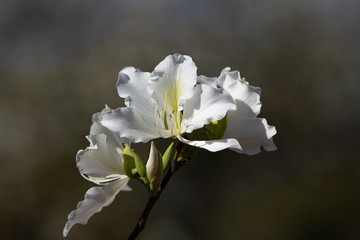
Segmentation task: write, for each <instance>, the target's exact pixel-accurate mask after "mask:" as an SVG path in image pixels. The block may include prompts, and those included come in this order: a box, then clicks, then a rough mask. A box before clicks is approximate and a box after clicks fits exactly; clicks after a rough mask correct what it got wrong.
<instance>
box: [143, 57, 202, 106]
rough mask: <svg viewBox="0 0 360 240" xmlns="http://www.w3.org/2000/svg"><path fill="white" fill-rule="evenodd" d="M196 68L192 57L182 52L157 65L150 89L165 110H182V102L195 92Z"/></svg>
mask: <svg viewBox="0 0 360 240" xmlns="http://www.w3.org/2000/svg"><path fill="white" fill-rule="evenodd" d="M196 69H197V68H196V66H195V63H194V62H193V61H192V59H191V57H189V56H184V55H180V54H174V55H169V56H167V57H166V58H165V59H164V60H163V61H162V62H160V63H159V65H157V66H156V68H155V70H154V72H153V73H152V80H151V81H150V83H149V91H150V93H151V96H152V97H153V98H154V100H155V101H157V102H158V103H159V106H160V107H161V108H163V110H166V111H167V112H168V113H171V112H172V111H175V112H177V111H181V110H182V108H181V106H182V104H184V102H185V100H186V99H189V98H191V97H192V96H193V94H194V86H195V84H196Z"/></svg>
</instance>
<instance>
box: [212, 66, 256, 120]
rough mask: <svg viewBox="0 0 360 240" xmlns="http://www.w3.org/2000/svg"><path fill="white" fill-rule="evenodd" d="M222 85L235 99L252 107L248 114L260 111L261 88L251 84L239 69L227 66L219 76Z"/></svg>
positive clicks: (219, 82)
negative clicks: (233, 69)
mask: <svg viewBox="0 0 360 240" xmlns="http://www.w3.org/2000/svg"><path fill="white" fill-rule="evenodd" d="M218 84H219V86H220V87H222V88H224V89H226V90H227V91H228V92H229V93H230V94H231V96H232V97H233V98H234V100H235V101H236V100H239V101H242V102H244V103H246V104H247V105H248V106H249V107H250V109H249V110H250V111H249V112H248V114H253V113H254V114H255V116H257V115H258V114H259V113H260V109H261V102H260V93H261V88H259V87H253V86H250V85H249V83H248V82H246V81H245V78H241V77H240V72H239V71H232V72H231V71H230V68H225V69H223V71H222V72H221V74H220V76H219V78H218Z"/></svg>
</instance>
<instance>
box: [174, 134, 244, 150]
mask: <svg viewBox="0 0 360 240" xmlns="http://www.w3.org/2000/svg"><path fill="white" fill-rule="evenodd" d="M177 138H178V139H179V140H180V141H181V142H183V143H186V144H188V145H191V146H194V147H199V148H204V149H206V150H208V151H210V152H217V151H221V150H224V149H226V148H231V149H239V150H240V149H241V146H240V145H239V143H238V141H237V140H236V139H233V138H227V139H217V140H203V141H191V140H187V139H185V138H183V137H181V136H180V135H178V136H177Z"/></svg>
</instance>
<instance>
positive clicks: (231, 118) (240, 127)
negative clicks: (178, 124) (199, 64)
mask: <svg viewBox="0 0 360 240" xmlns="http://www.w3.org/2000/svg"><path fill="white" fill-rule="evenodd" d="M197 81H198V82H199V83H203V84H207V85H209V86H212V87H215V88H221V89H226V90H227V91H228V92H229V93H230V94H231V96H232V97H233V98H234V100H235V104H236V109H231V110H229V111H228V113H227V115H226V128H225V131H224V134H223V136H222V137H221V139H219V140H204V141H191V142H190V141H189V142H187V143H188V144H190V145H193V146H197V147H202V148H206V149H208V150H210V151H212V150H213V149H214V148H208V146H211V144H217V143H218V142H221V141H224V140H229V139H236V140H237V141H238V143H239V144H240V148H239V147H237V148H233V147H230V149H232V150H234V151H236V152H239V153H245V154H249V155H253V154H257V153H259V152H260V148H261V146H262V147H263V148H264V149H265V150H266V151H274V150H276V149H277V148H276V146H275V144H274V142H273V139H272V137H273V136H274V135H275V134H276V129H275V127H273V126H269V125H268V124H267V121H266V119H264V118H257V115H258V114H259V113H260V108H261V102H260V92H261V89H260V88H258V87H253V86H250V85H249V83H248V82H247V81H246V80H245V79H244V78H241V77H240V73H239V72H238V71H230V68H225V69H223V70H222V72H221V74H220V76H219V78H208V77H205V76H200V77H198V79H197Z"/></svg>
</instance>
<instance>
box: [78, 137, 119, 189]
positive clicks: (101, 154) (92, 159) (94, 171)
mask: <svg viewBox="0 0 360 240" xmlns="http://www.w3.org/2000/svg"><path fill="white" fill-rule="evenodd" d="M88 138H89V141H90V142H91V143H92V146H90V147H88V148H86V149H85V150H80V151H79V152H78V153H77V155H76V165H77V167H78V168H79V171H80V173H81V174H82V175H83V176H84V177H85V178H86V179H88V180H90V181H93V182H95V183H100V182H107V181H112V180H114V179H116V178H119V174H125V170H124V161H123V156H122V149H123V146H122V145H118V142H116V141H114V139H112V138H111V137H109V136H108V135H106V134H103V133H102V134H98V135H95V136H89V137H88Z"/></svg>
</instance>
